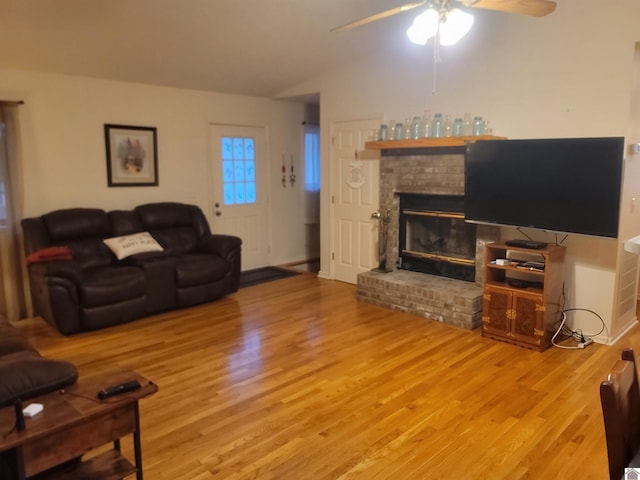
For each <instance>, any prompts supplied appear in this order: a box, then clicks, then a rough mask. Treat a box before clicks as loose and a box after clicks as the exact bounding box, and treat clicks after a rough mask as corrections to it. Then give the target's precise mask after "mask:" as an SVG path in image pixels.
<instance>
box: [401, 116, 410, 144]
mask: <svg viewBox="0 0 640 480" xmlns="http://www.w3.org/2000/svg"><path fill="white" fill-rule="evenodd" d="M402 138H403V139H404V140H409V139H410V138H411V120H409V119H408V118H405V119H404V127H403V128H402Z"/></svg>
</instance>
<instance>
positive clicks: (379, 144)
mask: <svg viewBox="0 0 640 480" xmlns="http://www.w3.org/2000/svg"><path fill="white" fill-rule="evenodd" d="M506 139H507V137H496V136H494V135H480V136H475V137H445V138H417V139H410V140H376V141H370V142H366V143H365V144H364V148H365V149H366V150H388V149H392V148H428V147H464V146H465V145H466V144H467V143H468V142H475V141H478V140H506Z"/></svg>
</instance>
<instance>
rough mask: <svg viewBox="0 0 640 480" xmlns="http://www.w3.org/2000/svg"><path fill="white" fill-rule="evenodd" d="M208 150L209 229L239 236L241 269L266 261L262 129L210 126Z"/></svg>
mask: <svg viewBox="0 0 640 480" xmlns="http://www.w3.org/2000/svg"><path fill="white" fill-rule="evenodd" d="M211 151H212V156H211V158H212V170H211V171H212V172H213V174H212V175H211V177H210V191H211V192H212V201H211V205H210V212H209V219H210V223H211V225H212V230H213V232H214V233H222V234H228V235H235V236H237V237H240V238H241V239H242V270H248V269H252V268H258V267H263V266H265V265H269V251H270V248H269V234H268V226H269V195H268V192H267V181H266V177H267V168H266V134H265V130H264V128H262V127H245V126H233V125H211Z"/></svg>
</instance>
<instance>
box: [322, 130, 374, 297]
mask: <svg viewBox="0 0 640 480" xmlns="http://www.w3.org/2000/svg"><path fill="white" fill-rule="evenodd" d="M379 125H380V119H379V118H372V119H364V120H347V121H337V122H333V123H332V125H331V169H332V174H331V201H332V202H331V203H332V207H333V220H332V222H331V225H332V229H331V231H332V232H333V233H332V237H333V238H332V244H333V246H334V247H333V253H332V261H333V266H334V278H335V279H336V280H340V281H343V282H347V283H353V284H355V283H356V282H357V275H358V273H361V272H367V271H369V270H371V269H373V268H375V267H377V257H378V223H377V220H374V219H373V218H372V217H371V214H372V213H373V212H375V211H377V210H378V206H379V204H380V198H379V191H380V155H379V152H375V153H372V152H370V151H365V150H364V144H365V142H366V141H368V140H370V139H371V137H372V132H373V131H374V130H375V129H376V128H377V127H378V126H379Z"/></svg>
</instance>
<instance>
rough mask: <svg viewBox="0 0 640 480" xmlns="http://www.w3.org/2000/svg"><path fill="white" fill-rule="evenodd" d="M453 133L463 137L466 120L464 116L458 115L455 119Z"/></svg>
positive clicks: (455, 135)
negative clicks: (464, 120)
mask: <svg viewBox="0 0 640 480" xmlns="http://www.w3.org/2000/svg"><path fill="white" fill-rule="evenodd" d="M451 133H452V135H453V136H454V137H462V135H463V133H464V122H463V120H462V118H459V117H458V118H456V119H455V120H454V121H453V130H452V132H451Z"/></svg>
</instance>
